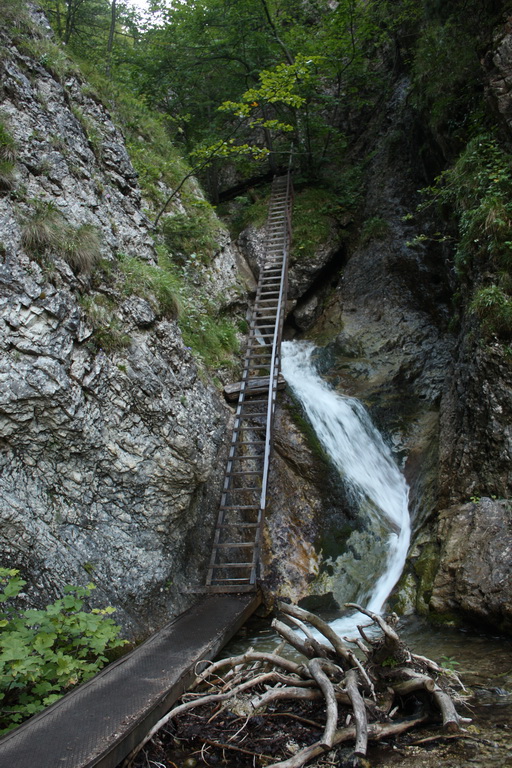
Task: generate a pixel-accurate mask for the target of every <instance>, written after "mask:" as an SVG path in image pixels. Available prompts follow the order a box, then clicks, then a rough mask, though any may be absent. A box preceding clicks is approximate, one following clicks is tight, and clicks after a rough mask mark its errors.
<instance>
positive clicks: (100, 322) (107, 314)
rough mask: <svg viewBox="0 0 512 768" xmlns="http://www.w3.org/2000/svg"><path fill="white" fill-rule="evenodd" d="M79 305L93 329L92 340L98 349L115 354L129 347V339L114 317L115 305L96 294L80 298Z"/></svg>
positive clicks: (108, 299) (106, 298)
mask: <svg viewBox="0 0 512 768" xmlns="http://www.w3.org/2000/svg"><path fill="white" fill-rule="evenodd" d="M80 303H81V305H82V308H83V309H84V311H85V313H86V315H87V319H88V320H89V322H90V324H91V325H92V327H93V330H94V334H93V340H94V343H95V345H96V347H97V348H98V349H102V350H103V351H104V352H116V351H118V350H120V349H124V348H125V347H128V346H129V345H130V343H131V338H130V336H129V335H128V334H127V333H126V331H125V330H124V328H123V326H122V324H121V321H120V320H119V318H118V317H117V316H116V312H117V305H116V303H115V302H114V301H113V300H112V299H110V298H108V297H107V296H104V295H103V294H100V293H97V294H94V295H92V296H84V297H82V299H81V300H80Z"/></svg>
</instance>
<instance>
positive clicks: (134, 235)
mask: <svg viewBox="0 0 512 768" xmlns="http://www.w3.org/2000/svg"><path fill="white" fill-rule="evenodd" d="M35 18H36V21H38V22H39V23H41V24H42V26H41V27H40V32H38V33H37V35H41V36H43V38H44V35H46V34H47V33H48V30H47V29H46V31H45V26H44V19H43V18H42V17H40V16H39V17H38V16H37V14H36V17H35ZM1 42H2V44H3V45H4V50H3V54H2V56H3V58H2V62H1V64H0V67H1V70H2V73H1V87H0V119H1V120H2V122H3V124H4V125H5V126H6V127H7V128H8V130H9V132H10V134H11V135H12V136H13V137H14V139H15V141H16V145H17V159H16V165H15V170H14V175H13V178H12V180H11V181H10V183H8V184H6V185H5V188H4V189H3V190H2V191H1V192H0V243H1V248H0V307H1V312H0V548H1V551H2V560H1V562H2V564H4V565H9V566H12V567H18V568H20V569H21V570H22V573H23V575H24V577H25V578H26V579H27V581H28V585H27V597H26V599H27V602H29V603H35V604H37V603H39V602H42V601H45V600H46V599H47V598H49V597H55V596H56V595H57V594H59V593H60V591H61V589H62V587H63V585H65V584H69V583H71V584H84V583H87V582H89V581H93V582H94V583H95V584H96V586H97V590H96V593H95V600H96V602H97V604H98V605H105V604H111V605H113V606H115V607H116V609H117V614H116V617H117V619H118V620H120V621H121V622H122V623H123V624H124V625H125V627H126V628H127V629H128V630H129V632H130V633H131V634H132V635H134V636H139V637H140V636H143V635H145V634H147V633H148V632H149V631H150V630H151V629H153V628H154V627H155V626H157V625H159V624H162V623H163V622H164V621H167V620H168V619H169V616H170V615H172V614H175V613H178V612H180V611H181V610H183V608H184V607H186V605H187V604H189V603H190V602H191V600H193V599H194V598H193V597H192V596H191V595H189V594H187V593H186V591H185V590H186V588H187V587H189V586H191V585H196V584H198V583H201V581H202V580H203V579H204V576H205V562H206V558H207V555H208V550H209V546H210V537H211V533H212V528H213V524H214V519H215V509H216V505H217V504H218V497H219V487H218V486H219V482H220V478H219V476H218V474H219V473H218V468H219V465H221V464H222V456H223V454H222V451H223V446H224V438H225V434H226V423H227V421H228V417H229V411H228V409H227V408H226V406H225V405H224V403H223V400H222V399H221V397H220V395H219V393H218V391H217V390H216V389H215V387H213V386H212V385H211V384H210V383H209V382H208V377H207V375H205V373H204V372H200V370H199V369H198V365H197V363H196V360H195V358H194V356H193V354H192V353H191V351H190V350H189V349H188V348H186V347H185V346H184V344H183V340H182V338H181V333H180V331H179V328H178V326H177V324H176V323H175V322H174V321H173V320H169V319H165V318H164V317H161V316H158V314H157V312H156V311H155V309H154V307H152V306H150V304H149V303H148V301H147V300H146V299H144V298H142V297H137V296H136V295H135V296H132V297H130V298H123V297H122V296H121V295H120V294H118V293H116V291H115V290H114V289H113V288H112V287H111V286H110V287H109V286H108V285H100V286H99V288H98V286H96V288H95V290H96V289H98V290H99V291H100V294H101V296H102V297H103V298H105V297H107V298H108V299H109V301H110V302H111V303H113V304H114V305H115V309H114V310H112V308H111V309H110V310H109V311H111V312H113V316H114V320H115V322H116V323H117V324H118V326H119V328H120V329H121V331H122V334H123V336H124V338H125V341H124V342H123V344H122V345H119V348H118V349H117V350H115V349H114V350H108V349H105V350H103V349H101V344H98V342H97V341H95V339H94V337H93V335H92V334H93V329H92V327H91V326H90V323H89V320H88V317H87V312H86V311H84V308H83V297H84V296H85V297H87V296H89V295H91V291H93V283H91V280H90V278H89V277H88V276H87V274H85V273H80V272H77V271H76V270H75V271H73V269H71V267H70V266H69V264H67V263H66V261H64V260H63V259H62V258H60V257H59V256H58V254H55V253H47V254H46V255H45V257H44V258H43V259H39V260H38V261H35V260H34V259H33V257H32V255H31V253H29V252H27V250H26V248H25V247H24V245H23V237H22V233H23V227H24V222H25V221H26V220H27V218H28V217H29V216H30V215H31V213H32V212H33V211H34V206H35V205H36V202H37V201H39V202H43V203H45V204H48V203H49V204H51V206H52V208H53V209H55V210H57V211H58V212H60V214H62V219H59V220H60V221H62V222H65V224H66V226H69V227H74V228H75V229H76V228H78V227H80V226H82V225H83V224H90V225H92V226H93V227H95V228H96V231H97V232H98V233H99V242H100V248H101V255H102V256H103V257H104V259H105V260H106V261H107V262H111V263H112V261H113V258H114V256H115V254H117V253H124V254H127V255H129V256H132V257H136V258H139V259H142V260H145V261H150V262H152V263H154V247H153V240H152V237H151V233H150V230H149V222H148V219H147V216H146V214H145V213H144V208H143V200H142V196H141V192H140V189H139V187H138V184H137V174H136V172H135V170H134V168H133V166H132V164H131V162H130V159H129V157H128V154H127V151H126V148H125V145H124V140H123V136H122V135H121V133H120V132H119V130H118V129H117V128H116V126H115V125H114V122H113V121H112V119H111V116H110V115H109V113H108V111H107V110H106V109H105V108H104V107H103V106H102V105H100V104H98V103H97V102H96V101H95V100H94V99H93V98H91V97H90V96H88V95H87V93H88V89H87V88H85V87H84V82H83V80H82V78H81V76H80V75H79V73H77V72H74V71H73V70H72V68H70V65H69V62H68V63H67V64H66V68H67V69H66V74H65V76H63V77H55V76H54V74H52V72H51V71H50V68H49V67H48V66H45V61H44V60H43V59H42V58H34V56H32V55H30V54H29V53H27V51H26V47H24V48H23V49H22V47H20V46H19V45H16V44H15V43H13V42H12V40H10V39H9V38H8V37H7V36H6V35H5V34H4V35H2V40H1ZM91 126H92V128H91ZM88 135H89V138H88ZM91 135H93V136H94V141H91V138H90V136H91ZM220 240H221V242H220V244H219V250H218V253H217V254H216V255H215V257H214V258H213V261H212V264H211V265H210V267H209V268H208V269H206V268H205V269H204V270H203V274H202V278H201V279H202V281H203V282H202V285H200V286H198V290H203V291H206V292H207V293H208V295H209V297H210V298H211V299H212V300H213V301H215V299H216V297H217V302H218V304H219V305H226V306H228V305H230V304H233V303H234V302H238V303H239V304H241V305H243V302H244V300H245V293H244V290H245V289H244V286H243V284H241V283H240V281H239V279H238V274H239V268H240V265H241V259H240V257H239V255H238V254H237V252H236V251H235V249H234V248H233V247H232V245H231V244H230V243H229V242H228V239H227V238H226V237H225V236H222V237H221V238H220ZM241 266H242V267H243V263H242V265H241ZM93 293H94V292H93ZM94 295H99V294H94Z"/></svg>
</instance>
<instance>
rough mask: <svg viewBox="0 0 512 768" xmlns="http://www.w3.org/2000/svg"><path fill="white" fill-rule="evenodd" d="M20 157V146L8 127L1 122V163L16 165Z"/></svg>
mask: <svg viewBox="0 0 512 768" xmlns="http://www.w3.org/2000/svg"><path fill="white" fill-rule="evenodd" d="M17 156H18V146H17V144H16V141H15V140H14V139H13V137H12V136H11V134H10V132H9V130H8V129H7V126H6V125H5V124H4V123H3V122H2V121H1V120H0V161H1V162H7V163H12V164H14V163H15V162H16V159H17Z"/></svg>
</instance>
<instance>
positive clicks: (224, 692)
mask: <svg viewBox="0 0 512 768" xmlns="http://www.w3.org/2000/svg"><path fill="white" fill-rule="evenodd" d="M347 607H349V608H353V609H354V610H357V611H360V612H361V613H362V614H365V615H366V616H368V617H369V618H370V619H371V621H372V626H371V629H370V628H369V627H368V626H366V627H365V628H363V627H362V626H359V627H358V630H359V634H360V638H358V639H357V640H356V641H355V643H351V644H349V643H347V642H345V641H344V640H342V639H340V637H338V635H337V634H336V633H335V632H334V631H333V630H332V628H331V627H330V626H329V625H328V624H327V623H325V622H324V621H323V620H322V619H320V618H318V617H317V616H315V615H314V614H312V613H310V612H309V611H305V610H303V609H301V608H298V607H297V606H294V605H288V604H285V603H280V604H279V608H280V610H281V611H282V613H283V614H285V616H286V619H287V621H288V624H285V623H284V622H282V621H279V620H277V619H276V620H274V622H273V627H274V628H275V630H276V631H277V632H278V633H279V634H280V635H281V637H282V638H283V641H284V642H283V643H282V644H281V646H280V647H279V648H278V649H277V650H276V651H275V652H273V653H261V652H257V651H254V650H252V649H251V650H249V651H247V652H246V653H244V654H243V655H241V656H234V657H231V658H226V659H221V660H220V661H217V662H214V663H210V662H208V666H207V667H206V669H204V670H203V671H201V673H200V674H198V676H197V678H196V680H195V681H194V683H193V685H192V687H191V689H190V690H189V692H188V693H187V694H185V695H184V696H183V698H182V700H181V703H180V704H179V705H178V706H176V707H175V708H174V709H172V710H171V711H170V712H169V713H168V714H167V715H166V716H165V717H163V718H162V719H161V720H160V721H159V722H158V723H157V724H156V725H155V727H154V728H153V729H152V730H151V732H150V733H149V734H148V735H147V737H146V738H145V740H144V741H143V742H142V743H141V744H139V745H138V747H137V748H136V749H135V750H134V751H133V752H132V754H131V755H130V756H129V757H128V758H127V760H126V762H125V766H126V768H128V766H133V765H134V761H135V757H136V755H137V754H138V753H139V751H140V750H141V749H142V748H143V747H144V746H145V745H146V744H147V742H148V741H149V740H150V739H152V738H153V736H154V735H155V734H156V733H157V732H158V731H159V730H160V729H162V728H163V727H164V726H166V725H168V724H170V723H171V722H172V725H173V728H174V733H175V734H177V735H178V736H179V739H180V740H183V739H185V740H187V741H189V740H192V741H193V742H195V743H196V744H197V743H202V744H203V745H206V746H207V748H209V747H212V746H213V747H216V748H218V749H220V750H221V757H223V758H224V759H225V758H226V753H227V754H228V755H229V754H231V755H232V756H233V758H234V760H233V763H234V764H237V765H253V766H255V765H265V766H267V768H300V767H301V766H303V765H305V764H306V763H307V762H309V761H310V760H312V759H314V758H316V757H318V756H320V755H322V754H323V753H325V752H329V751H330V750H332V749H333V748H334V747H335V746H336V745H340V744H343V743H345V744H347V743H348V744H353V745H354V746H353V753H352V758H351V763H352V764H353V765H354V766H357V765H358V764H359V763H360V760H361V759H363V758H364V757H365V755H366V752H367V746H368V741H369V740H375V741H378V740H381V739H385V738H386V739H387V738H390V737H393V736H396V735H398V734H401V733H404V732H405V731H407V730H409V729H411V728H414V727H415V726H417V725H419V724H422V723H426V722H433V723H436V724H441V723H442V728H443V729H444V730H445V731H448V732H456V731H458V730H459V729H460V727H461V724H462V723H463V722H468V721H467V720H466V719H465V718H461V717H460V716H459V715H458V713H457V711H456V709H455V705H454V703H453V698H452V695H453V691H454V689H455V687H459V686H460V687H462V688H463V686H462V683H461V682H460V680H459V679H458V678H457V676H456V675H455V674H454V673H453V672H451V671H448V670H445V669H443V668H441V667H439V666H438V665H437V664H436V663H435V662H433V661H431V660H430V659H427V658H425V657H424V656H418V655H416V654H414V653H412V652H411V651H410V650H409V649H408V648H407V647H406V646H405V645H404V643H403V642H402V641H401V640H400V638H399V636H398V634H397V632H396V629H395V627H394V625H395V623H396V622H395V621H393V619H388V620H387V621H385V620H384V619H383V618H382V617H381V616H378V615H376V614H373V613H371V612H370V611H367V610H365V609H363V608H361V607H360V606H358V605H354V604H349V605H348V606H347ZM304 622H307V623H308V624H310V625H311V626H312V627H314V628H315V629H316V630H318V632H317V633H312V632H311V631H310V630H309V629H308V628H307V627H306V626H305V624H304ZM296 627H298V628H300V630H301V631H302V633H303V635H304V637H302V636H301V635H299V634H298V632H297V630H296ZM376 628H378V631H377V632H375V629H376ZM318 633H320V635H321V636H322V637H323V639H325V640H326V641H327V643H328V644H327V643H325V642H323V641H319V640H318V639H317V638H318ZM286 643H289V644H290V645H292V646H293V647H294V648H295V649H296V650H297V651H299V652H300V653H301V654H302V655H303V656H304V657H305V658H304V661H303V662H302V663H301V662H300V661H292V660H290V659H287V658H285V657H284V656H283V655H282V647H283V646H284V645H285V644H286ZM355 646H357V650H356V648H355ZM277 719H279V728H277V727H276V723H277ZM234 753H236V754H234ZM290 753H293V754H292V755H291V756H290ZM203 760H204V761H205V762H207V759H206V755H205V753H204V746H203ZM170 764H174V763H172V762H171V763H170Z"/></svg>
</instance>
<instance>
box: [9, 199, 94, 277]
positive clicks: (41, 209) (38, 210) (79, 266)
mask: <svg viewBox="0 0 512 768" xmlns="http://www.w3.org/2000/svg"><path fill="white" fill-rule="evenodd" d="M22 242H23V245H24V247H25V248H26V249H27V251H28V252H29V253H31V254H32V255H33V256H34V257H35V258H39V259H43V258H44V257H45V256H51V255H54V256H57V257H59V258H63V259H64V260H65V261H67V262H68V264H69V265H70V267H71V268H72V269H74V270H76V271H78V272H90V271H91V269H92V268H93V266H94V265H95V264H96V263H97V261H98V260H99V258H100V255H101V250H100V249H101V242H100V236H99V233H98V230H97V229H96V227H94V226H93V225H92V224H82V225H81V226H80V227H73V226H72V225H71V224H69V222H67V221H66V219H65V218H64V216H63V215H62V213H61V212H60V211H59V210H58V208H56V206H55V205H54V204H53V203H52V202H48V201H45V200H36V201H34V213H33V214H32V216H30V217H29V218H28V219H27V220H26V221H25V223H24V225H23V227H22Z"/></svg>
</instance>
